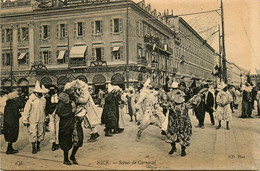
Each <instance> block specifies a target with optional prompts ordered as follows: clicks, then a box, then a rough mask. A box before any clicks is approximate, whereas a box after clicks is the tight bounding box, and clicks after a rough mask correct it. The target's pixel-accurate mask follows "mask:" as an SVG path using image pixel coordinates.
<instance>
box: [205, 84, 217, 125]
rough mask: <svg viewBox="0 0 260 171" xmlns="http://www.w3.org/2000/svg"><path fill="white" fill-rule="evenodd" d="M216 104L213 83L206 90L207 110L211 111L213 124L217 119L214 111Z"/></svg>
mask: <svg viewBox="0 0 260 171" xmlns="http://www.w3.org/2000/svg"><path fill="white" fill-rule="evenodd" d="M214 105H215V90H214V87H213V85H212V84H210V85H209V89H208V91H207V92H206V97H205V108H206V111H207V112H208V113H209V116H210V121H211V124H212V125H215V120H214V116H213V112H214Z"/></svg>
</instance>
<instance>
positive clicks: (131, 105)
mask: <svg viewBox="0 0 260 171" xmlns="http://www.w3.org/2000/svg"><path fill="white" fill-rule="evenodd" d="M127 98H128V112H129V115H130V117H131V120H130V122H133V116H134V117H135V121H136V122H137V118H136V108H135V100H136V97H135V90H134V88H133V87H129V94H128V96H127Z"/></svg>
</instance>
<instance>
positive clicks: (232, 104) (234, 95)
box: [228, 85, 236, 113]
mask: <svg viewBox="0 0 260 171" xmlns="http://www.w3.org/2000/svg"><path fill="white" fill-rule="evenodd" d="M228 91H229V93H230V94H231V95H232V98H233V101H232V102H231V103H230V108H231V111H232V113H234V107H235V101H236V92H235V88H234V86H232V85H228Z"/></svg>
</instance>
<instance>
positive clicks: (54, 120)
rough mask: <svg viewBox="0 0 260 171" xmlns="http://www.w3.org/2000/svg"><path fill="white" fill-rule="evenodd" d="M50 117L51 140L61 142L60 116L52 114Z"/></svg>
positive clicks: (56, 142)
mask: <svg viewBox="0 0 260 171" xmlns="http://www.w3.org/2000/svg"><path fill="white" fill-rule="evenodd" d="M49 117H50V123H49V129H50V134H51V136H50V142H51V143H55V144H59V123H60V118H59V116H58V115H57V114H51V115H49Z"/></svg>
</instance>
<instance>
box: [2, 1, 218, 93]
mask: <svg viewBox="0 0 260 171" xmlns="http://www.w3.org/2000/svg"><path fill="white" fill-rule="evenodd" d="M43 2H44V1H41V3H39V2H37V1H35V0H20V1H5V2H3V1H0V7H1V9H0V14H1V16H0V18H1V20H0V25H1V29H0V35H1V36H2V38H1V39H0V44H1V46H0V54H1V55H2V57H1V82H2V86H3V87H6V88H8V87H10V86H19V87H22V88H24V90H26V89H27V91H28V87H33V86H34V84H35V82H36V80H39V81H40V82H41V84H45V85H49V84H55V85H57V86H59V87H63V86H64V85H65V84H66V83H67V82H69V81H71V80H73V79H81V80H83V81H85V82H87V83H88V84H89V85H92V86H93V89H94V91H96V92H97V91H98V89H100V88H102V89H104V88H105V87H106V85H107V84H108V83H111V84H117V85H119V86H120V87H122V88H124V87H125V85H126V83H127V82H128V83H129V84H130V85H132V86H137V85H138V83H139V82H141V83H142V82H144V81H145V80H146V79H147V78H151V80H153V81H155V82H159V83H160V84H164V83H165V82H166V80H169V78H172V76H174V74H175V73H176V71H179V72H180V73H181V74H179V72H177V76H178V74H179V75H181V77H182V78H184V77H185V76H187V77H189V78H193V77H194V78H201V79H205V80H210V79H212V77H211V76H210V74H211V72H212V68H213V64H211V61H213V60H214V59H212V56H211V52H213V51H214V50H213V49H212V48H211V47H210V46H209V45H208V44H207V43H205V44H203V45H202V44H201V43H202V42H204V41H203V40H202V38H201V37H200V36H199V35H198V34H197V33H196V32H195V31H194V30H193V29H192V28H191V27H190V26H189V25H188V24H187V23H186V22H185V21H184V20H183V19H181V18H178V22H177V23H178V25H177V26H175V27H174V28H173V27H172V26H171V25H170V23H171V22H170V20H166V17H165V16H163V15H162V14H161V13H159V12H157V11H156V9H151V6H150V5H146V4H145V2H144V1H141V2H139V3H135V2H133V1H130V0H129V1H127V0H67V1H64V2H62V1H59V0H55V1H53V2H52V3H47V4H45V3H43ZM127 21H128V22H127ZM176 28H178V30H179V33H178V35H179V37H178V36H177V37H176V31H177V29H176ZM183 29H184V30H188V31H183ZM185 34H193V36H192V37H194V39H196V40H193V41H194V42H193V43H192V40H189V41H188V40H187V39H186V38H184V37H185ZM176 38H177V39H176ZM180 39H181V41H180ZM178 42H179V43H178ZM173 49H176V51H175V52H174V50H173ZM128 54H129V55H128ZM183 57H184V58H185V59H184V61H185V62H184V63H183V62H180V61H181V60H182V58H183ZM179 64H180V65H179ZM178 65H179V66H180V67H179V68H178ZM177 68H178V70H177ZM10 71H12V72H10ZM128 71H129V79H127V73H128ZM10 78H12V79H10ZM13 78H14V79H13ZM12 80H15V81H13V82H11V81H12Z"/></svg>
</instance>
